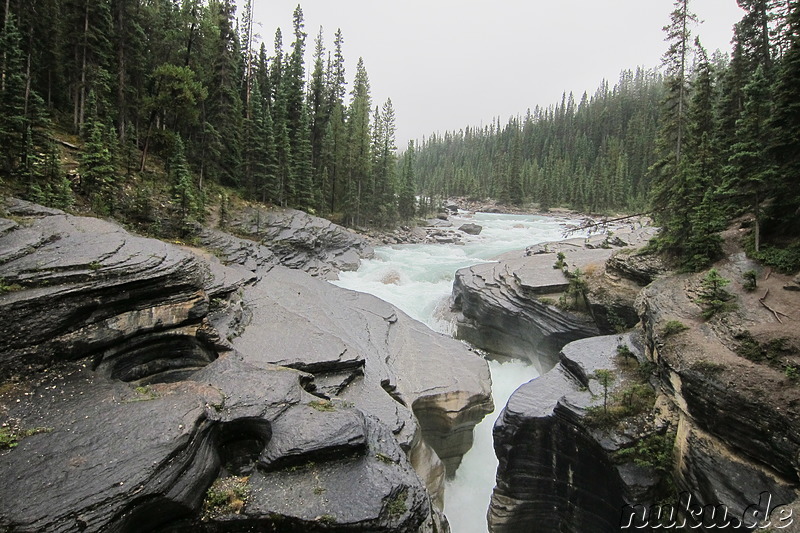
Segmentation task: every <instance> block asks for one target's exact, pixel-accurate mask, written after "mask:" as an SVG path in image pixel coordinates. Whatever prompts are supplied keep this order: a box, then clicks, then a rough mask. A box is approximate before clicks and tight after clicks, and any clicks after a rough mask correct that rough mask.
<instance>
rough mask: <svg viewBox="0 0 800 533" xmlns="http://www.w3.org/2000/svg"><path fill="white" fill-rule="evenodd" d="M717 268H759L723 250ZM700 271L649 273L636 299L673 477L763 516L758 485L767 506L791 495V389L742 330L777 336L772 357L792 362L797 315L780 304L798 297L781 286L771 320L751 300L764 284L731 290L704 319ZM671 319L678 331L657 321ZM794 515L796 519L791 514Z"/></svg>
mask: <svg viewBox="0 0 800 533" xmlns="http://www.w3.org/2000/svg"><path fill="white" fill-rule="evenodd" d="M718 268H719V271H720V273H721V275H722V276H724V277H726V278H727V279H730V280H733V283H734V284H736V285H740V284H741V283H742V281H741V280H742V279H743V278H742V272H744V271H747V270H751V269H756V270H759V266H758V265H757V264H755V263H753V262H751V261H749V260H747V259H746V258H744V256H743V254H734V255H732V256H731V257H729V259H728V260H727V261H725V262H724V263H723V264H721V265H719V266H718ZM764 277H765V276H764V275H763V274H762V276H760V280H759V284H760V285H763V286H764V287H766V288H770V286H772V289H774V290H776V291H777V290H779V288H780V287H781V286H782V285H783V284H784V283H785V280H787V279H789V278H788V277H786V276H780V275H776V274H773V275H772V276H771V277H770V279H769V280H766V279H763V278H764ZM700 278H701V276H700V275H683V276H674V277H672V278H670V279H665V280H663V281H661V280H658V281H656V282H654V283H653V284H651V285H649V286H648V287H647V288H646V289H645V290H644V291H643V292H642V295H641V299H640V311H641V314H642V322H643V325H644V331H645V333H646V340H647V348H648V354H649V357H650V358H651V360H652V361H653V362H654V363H657V364H658V368H659V370H660V382H661V386H662V390H663V392H664V394H665V398H666V399H667V400H668V401H669V402H670V404H672V405H674V407H675V411H676V412H677V415H678V416H677V421H676V424H675V425H676V429H677V439H676V446H675V465H676V469H675V477H676V482H677V483H678V485H679V487H680V488H681V489H684V490H687V491H690V492H691V493H692V494H693V496H694V497H695V498H696V500H697V501H698V502H699V503H700V504H702V505H708V504H713V505H716V504H722V505H724V506H725V507H726V508H727V509H729V510H730V512H731V514H732V515H733V516H735V517H739V518H741V517H742V514H743V513H744V512H745V510H746V509H748V507H751V506H752V508H757V509H759V510H760V511H761V513H762V514H761V517H760V518H764V514H763V513H764V509H763V507H764V504H765V502H764V501H761V500H763V498H762V496H761V493H762V492H764V493H767V494H769V495H771V503H772V507H775V506H779V505H782V504H787V503H790V502H792V501H795V500H796V499H797V494H798V493H797V491H798V488H800V410H798V406H800V388H799V387H798V386H797V383H796V382H794V381H792V379H791V377H790V375H788V373H787V372H786V371H783V370H781V369H780V368H775V367H774V366H771V365H770V364H769V361H768V360H764V361H762V362H754V361H751V360H748V359H746V358H745V357H743V356H742V341H741V338H742V336H743V334H744V333H745V332H747V335H750V332H752V333H754V334H758V333H759V332H761V333H766V334H767V336H768V337H767V338H771V339H775V338H778V339H783V340H782V341H780V342H779V343H778V344H779V345H785V346H787V347H788V349H787V351H784V352H783V355H782V356H780V357H782V358H783V361H775V362H776V363H779V364H792V363H791V362H792V360H794V361H795V363H794V364H797V360H798V354H797V352H796V350H797V347H798V344H796V343H797V339H798V337H797V334H796V326H797V321H798V317H796V316H793V315H792V313H791V312H790V311H789V309H795V310H796V309H797V308H798V306H800V297H798V296H797V295H796V293H784V295H783V296H785V299H782V300H780V301H779V303H777V304H773V305H775V307H774V309H777V310H778V311H784V312H785V313H787V314H786V315H784V318H783V320H782V321H781V322H778V321H777V320H776V316H775V315H773V313H772V312H771V311H770V310H769V309H767V307H765V306H763V305H759V298H760V297H766V295H767V293H766V292H765V289H760V290H759V291H758V294H754V293H748V292H746V291H741V290H740V289H739V290H738V291H736V292H739V296H738V298H737V300H738V302H737V305H736V309H732V310H730V311H727V312H722V313H720V314H719V315H718V316H715V317H713V318H712V319H710V320H708V321H704V320H701V319H700V317H699V315H700V308H699V307H698V305H697V304H696V303H695V301H694V298H695V296H696V295H697V291H698V289H699V286H700ZM735 289H736V288H735ZM670 321H672V322H673V323H675V322H680V323H681V324H683V325H684V326H685V328H686V329H685V331H681V332H679V333H677V334H670V332H669V329H668V328H666V324H667V323H668V322H670ZM793 343H795V344H794V347H793V348H792V346H793ZM776 519H777V513H776V515H775V516H773V520H776ZM750 523H752V521H750ZM794 523H795V526H797V527H800V516H795V518H794ZM777 525H778V524H777V523H774V524H773V526H775V527H776V528H777ZM785 525H786V524H784V526H785ZM780 529H781V530H785V529H784V527H781V528H780Z"/></svg>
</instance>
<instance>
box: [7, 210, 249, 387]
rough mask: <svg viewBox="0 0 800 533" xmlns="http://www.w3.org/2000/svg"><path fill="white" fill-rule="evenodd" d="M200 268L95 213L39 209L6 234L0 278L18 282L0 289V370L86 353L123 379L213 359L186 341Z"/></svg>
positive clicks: (199, 289)
mask: <svg viewBox="0 0 800 533" xmlns="http://www.w3.org/2000/svg"><path fill="white" fill-rule="evenodd" d="M28 212H30V211H28ZM207 274H208V267H207V266H206V265H205V264H204V263H203V262H202V261H200V260H199V259H198V258H196V256H194V255H192V254H189V253H186V252H184V251H182V250H180V249H179V248H177V247H175V246H171V245H168V244H165V243H163V242H159V241H156V240H153V239H145V238H142V237H136V236H134V235H131V234H129V233H127V232H126V231H125V230H123V229H122V228H120V227H119V226H117V225H115V224H112V223H110V222H105V221H102V220H99V219H94V218H83V217H73V216H69V215H60V214H49V215H47V216H45V217H44V218H39V219H36V220H35V221H33V223H32V224H31V225H30V226H27V227H20V228H18V229H16V230H15V231H12V232H10V233H7V234H6V235H5V236H3V237H2V238H0V278H3V279H4V280H5V282H6V283H8V284H13V285H16V286H18V287H19V288H20V289H22V290H17V291H12V292H9V293H6V294H4V295H2V296H0V312H3V313H5V316H6V317H7V318H6V320H5V323H4V329H5V332H4V334H3V335H2V336H0V377H9V376H11V375H13V374H28V373H30V372H31V371H36V370H41V369H44V368H46V367H47V366H49V365H51V364H53V363H55V362H58V361H64V360H77V359H80V358H82V357H86V356H88V355H95V356H96V357H97V360H96V361H95V363H94V364H95V366H98V367H100V368H101V369H102V370H104V371H107V372H110V373H111V374H113V375H114V376H115V377H118V378H120V379H124V380H136V379H142V378H154V377H155V376H156V375H157V374H161V373H164V379H169V378H167V377H166V376H167V375H168V374H169V373H170V372H174V371H177V370H179V369H180V368H195V367H197V366H203V365H205V364H207V363H208V362H209V361H210V360H212V359H213V358H214V357H216V355H215V354H214V353H212V352H210V351H209V350H207V349H205V348H204V347H203V346H202V345H201V344H199V343H198V342H197V341H196V339H194V335H195V333H196V331H197V329H198V327H199V326H200V325H201V322H202V318H203V317H204V316H205V314H206V313H207V312H208V296H207V294H206V293H205V291H204V290H203V284H204V281H205V279H206V276H207ZM231 290H233V288H231ZM172 350H177V353H179V354H180V355H179V356H177V357H171V356H170V355H169V352H170V351H172ZM165 356H166V357H165Z"/></svg>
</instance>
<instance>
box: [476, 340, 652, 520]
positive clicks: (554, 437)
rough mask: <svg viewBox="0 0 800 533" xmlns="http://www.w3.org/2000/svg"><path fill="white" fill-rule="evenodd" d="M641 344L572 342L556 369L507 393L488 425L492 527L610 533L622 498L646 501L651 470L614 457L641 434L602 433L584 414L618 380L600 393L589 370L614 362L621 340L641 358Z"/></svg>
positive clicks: (619, 384)
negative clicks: (494, 464)
mask: <svg viewBox="0 0 800 533" xmlns="http://www.w3.org/2000/svg"><path fill="white" fill-rule="evenodd" d="M640 342H641V341H640V340H638V339H637V338H636V337H632V336H631V335H630V334H626V335H625V336H619V335H609V336H603V337H594V338H590V339H584V340H579V341H575V342H572V343H570V344H568V345H567V346H565V347H564V349H563V351H562V352H561V354H560V362H559V364H558V365H556V367H555V368H553V369H552V370H551V371H550V372H548V373H547V374H545V375H543V376H541V377H540V378H537V379H535V380H533V381H531V382H529V383H527V384H526V385H523V386H522V387H520V388H519V389H517V391H516V392H514V394H513V395H512V396H511V398H510V399H509V401H508V404H507V405H506V407H505V409H504V410H503V412H502V413H501V415H500V417H499V418H498V419H497V422H496V423H495V427H494V440H495V452H496V454H497V457H498V459H499V465H498V468H497V486H496V487H495V490H494V493H493V494H492V502H491V506H490V508H489V526H490V530H491V531H493V532H497V533H499V532H512V531H531V530H533V529H534V527H535V530H536V531H541V532H543V533H546V532H550V531H552V532H564V531H569V532H573V531H574V532H576V533H577V532H585V531H598V532H599V531H615V530H618V529H619V527H620V523H621V522H622V521H623V520H624V519H625V518H626V516H625V515H623V514H622V513H623V508H624V506H625V505H626V503H632V502H642V501H646V500H643V499H642V498H643V497H644V498H647V497H648V495H649V492H650V490H651V489H652V487H653V486H654V484H655V482H656V481H657V476H656V475H655V472H654V470H653V468H652V467H647V466H637V465H636V464H633V461H632V460H627V461H626V460H615V459H614V453H615V452H617V451H618V450H620V449H623V448H626V447H630V446H632V445H633V443H635V442H636V440H637V439H638V438H640V437H641V435H640V434H639V433H638V432H637V429H634V428H631V430H630V431H629V432H627V433H625V432H623V433H617V434H613V435H609V434H608V433H607V432H606V431H605V430H604V429H602V428H597V427H596V426H595V425H594V424H592V423H590V422H588V421H587V416H586V415H587V409H590V408H595V409H600V408H602V405H603V396H604V394H605V393H606V392H607V393H608V394H611V395H613V394H614V393H615V391H617V390H619V389H621V388H623V386H624V381H623V380H622V379H619V378H618V379H616V380H615V381H614V382H613V383H612V384H610V386H609V390H607V391H605V390H604V387H603V385H602V384H601V382H600V380H599V379H598V377H597V376H596V375H595V371H597V370H607V369H613V368H615V367H616V362H615V360H614V358H615V356H616V355H617V351H618V348H617V347H618V346H620V345H624V346H627V347H628V349H630V350H631V354H632V355H634V356H636V357H638V358H641V357H642V353H641V350H640ZM658 429H661V428H658Z"/></svg>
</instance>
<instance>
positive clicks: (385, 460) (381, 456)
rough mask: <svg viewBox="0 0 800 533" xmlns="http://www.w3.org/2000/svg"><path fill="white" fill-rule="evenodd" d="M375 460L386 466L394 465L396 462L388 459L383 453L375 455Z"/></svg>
mask: <svg viewBox="0 0 800 533" xmlns="http://www.w3.org/2000/svg"><path fill="white" fill-rule="evenodd" d="M375 459H377V460H378V461H381V462H383V463H387V464H395V463H396V461H395V460H394V459H392V458H391V457H389V456H388V455H386V454H385V453H383V452H378V453H376V454H375Z"/></svg>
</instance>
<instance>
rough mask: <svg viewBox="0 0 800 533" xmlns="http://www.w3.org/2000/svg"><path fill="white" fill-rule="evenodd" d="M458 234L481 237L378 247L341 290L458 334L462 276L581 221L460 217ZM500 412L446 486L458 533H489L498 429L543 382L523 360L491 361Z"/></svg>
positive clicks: (346, 276) (479, 430) (455, 219)
mask: <svg viewBox="0 0 800 533" xmlns="http://www.w3.org/2000/svg"><path fill="white" fill-rule="evenodd" d="M450 221H451V222H452V223H453V227H454V228H458V227H459V226H460V225H461V224H465V223H467V222H472V223H474V224H479V225H480V226H482V227H483V230H482V231H481V233H480V235H474V236H473V235H465V236H464V239H463V241H464V244H463V245H455V244H409V245H396V246H385V247H379V248H377V249H376V250H375V258H374V259H370V260H367V261H362V263H361V266H360V268H359V269H358V270H357V271H355V272H342V273H340V274H339V278H340V279H339V280H338V281H334V282H333V283H335V284H336V285H338V286H340V287H345V288H348V289H352V290H356V291H360V292H366V293H369V294H373V295H375V296H377V297H379V298H381V299H383V300H386V301H387V302H389V303H391V304H393V305H395V306H396V307H398V308H399V309H401V310H402V311H404V312H405V313H407V314H408V315H410V316H411V317H412V318H415V319H417V320H419V321H420V322H423V323H425V324H426V325H428V327H430V328H431V329H433V330H435V331H438V332H440V333H444V334H446V335H452V334H453V329H454V324H453V321H452V318H453V317H452V315H451V314H450V313H449V306H448V300H449V296H450V293H451V290H452V285H453V279H454V274H455V272H456V270H458V269H460V268H463V267H467V266H471V265H475V264H478V263H484V262H488V261H491V259H492V258H494V257H496V256H498V255H500V254H502V253H505V252H510V251H514V250H521V249H524V248H525V247H527V246H531V245H533V244H537V243H541V242H548V241H555V240H559V239H561V238H562V233H563V231H564V227H565V225H566V224H575V223H576V221H575V220H571V219H566V218H556V217H544V216H537V215H508V214H494V213H491V214H490V213H476V214H474V215H471V214H459V216H452V217H451V218H450ZM489 369H490V371H491V374H492V398H493V400H494V405H495V411H494V412H493V413H492V414H490V415H488V416H487V417H486V418H484V419H483V421H481V423H480V424H478V425H477V426H476V427H475V441H474V444H473V446H472V448H471V449H470V451H469V452H468V453H467V454H466V455H465V456H464V459H463V461H462V463H461V466H460V467H459V468H458V471H457V472H456V475H455V477H454V478H453V479H450V480H448V482H447V484H446V487H445V509H444V512H445V514H446V515H447V519H448V521H449V522H450V526H451V529H452V531H453V533H486V532H487V522H486V512H487V510H488V507H489V500H490V498H491V494H492V489H493V488H494V484H495V472H496V470H497V459H496V457H495V455H494V447H493V442H492V427H493V426H494V422H495V420H496V419H497V416H498V415H499V414H500V411H502V409H503V407H504V406H505V404H506V402H507V401H508V398H509V396H511V394H512V393H513V392H514V390H516V389H517V388H518V387H519V386H520V385H522V384H523V383H527V382H528V381H530V380H531V379H534V378H536V377H537V376H538V373H537V372H536V369H535V368H534V367H533V366H531V365H529V364H526V363H524V362H522V361H507V362H499V361H489Z"/></svg>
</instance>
